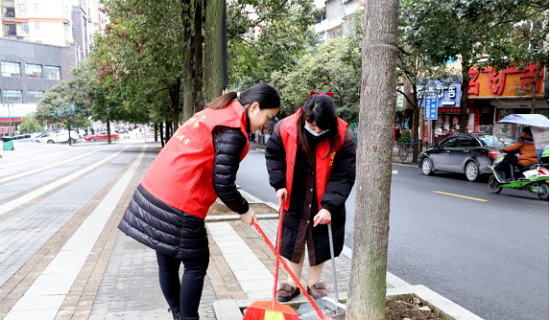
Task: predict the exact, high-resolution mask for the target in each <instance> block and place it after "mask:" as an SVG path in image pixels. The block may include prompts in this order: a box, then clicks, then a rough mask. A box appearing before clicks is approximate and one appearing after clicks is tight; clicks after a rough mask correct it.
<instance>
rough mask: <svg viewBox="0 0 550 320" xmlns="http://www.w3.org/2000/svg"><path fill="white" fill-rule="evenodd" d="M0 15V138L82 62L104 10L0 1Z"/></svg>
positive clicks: (82, 4)
mask: <svg viewBox="0 0 550 320" xmlns="http://www.w3.org/2000/svg"><path fill="white" fill-rule="evenodd" d="M0 13H1V21H2V27H1V31H0V36H1V37H0V68H1V73H0V103H1V104H0V136H1V135H6V134H13V133H15V131H17V126H18V125H19V124H20V121H21V118H22V117H23V116H25V115H27V114H28V113H30V112H33V111H35V110H36V107H37V103H38V101H39V100H40V99H41V98H42V97H43V96H44V93H45V91H47V90H48V89H50V88H51V87H53V86H54V85H55V84H56V83H58V82H59V81H62V80H67V79H70V78H71V75H70V70H71V68H72V67H73V66H75V65H76V64H77V62H78V61H79V60H82V59H87V58H88V56H89V53H90V50H91V47H92V44H93V34H94V33H95V32H102V31H103V30H104V25H105V21H104V19H105V10H104V8H102V6H101V5H100V4H99V0H0ZM8 105H9V108H8Z"/></svg>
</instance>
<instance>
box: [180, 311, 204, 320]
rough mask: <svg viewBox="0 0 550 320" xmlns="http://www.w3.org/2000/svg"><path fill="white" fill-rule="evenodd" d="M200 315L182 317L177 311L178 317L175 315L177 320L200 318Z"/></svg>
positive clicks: (195, 319) (197, 319)
mask: <svg viewBox="0 0 550 320" xmlns="http://www.w3.org/2000/svg"><path fill="white" fill-rule="evenodd" d="M200 318H201V317H200V316H196V317H184V316H182V315H181V314H179V313H178V317H177V320H200Z"/></svg>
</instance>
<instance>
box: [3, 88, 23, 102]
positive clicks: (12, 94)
mask: <svg viewBox="0 0 550 320" xmlns="http://www.w3.org/2000/svg"><path fill="white" fill-rule="evenodd" d="M3 101H4V102H9V103H23V94H22V93H21V90H4V99H3Z"/></svg>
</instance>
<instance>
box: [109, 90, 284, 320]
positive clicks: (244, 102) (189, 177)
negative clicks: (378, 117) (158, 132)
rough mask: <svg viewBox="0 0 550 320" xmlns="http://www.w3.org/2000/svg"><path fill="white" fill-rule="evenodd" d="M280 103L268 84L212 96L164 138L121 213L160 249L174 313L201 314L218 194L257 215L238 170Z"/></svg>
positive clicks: (163, 282)
mask: <svg viewBox="0 0 550 320" xmlns="http://www.w3.org/2000/svg"><path fill="white" fill-rule="evenodd" d="M280 105H281V100H280V97H279V94H278V93H277V91H276V90H275V89H274V88H273V87H271V86H269V85H267V84H260V85H255V86H253V87H251V88H249V89H248V90H246V91H244V92H230V93H227V94H225V95H223V96H221V97H219V98H218V99H216V100H214V101H213V102H211V103H210V104H207V108H205V109H204V110H202V111H200V112H198V113H196V114H195V115H194V116H193V117H192V118H191V119H189V120H188V121H187V122H185V123H184V124H183V125H182V126H181V127H179V128H178V130H177V131H176V132H175V134H174V136H173V137H172V139H170V141H169V142H168V143H167V144H166V145H165V146H164V148H163V149H162V151H161V152H160V153H159V154H158V156H157V157H156V159H155V161H154V162H153V163H152V164H151V166H150V167H149V169H148V171H147V173H146V174H145V176H144V177H143V179H142V180H141V183H140V185H139V186H138V188H137V190H136V192H135V193H134V196H133V197H132V200H131V201H130V204H129V206H128V208H127V209H126V212H125V213H124V217H123V218H122V221H121V222H120V225H119V226H118V227H119V229H120V230H121V231H122V232H124V233H125V234H127V235H128V236H130V237H132V238H134V239H135V240H137V241H139V242H141V243H143V244H145V245H146V246H149V247H151V248H152V249H154V250H156V255H157V262H158V266H159V280H160V287H161V290H162V293H163V294H164V297H165V298H166V301H167V302H168V305H169V306H170V311H171V312H172V314H173V316H174V319H180V320H197V319H199V314H198V310H199V303H200V299H201V294H202V289H203V283H204V276H205V275H206V269H207V268H208V261H209V257H210V253H209V251H208V238H207V234H206V229H205V225H204V218H205V217H206V214H207V212H208V208H210V206H211V205H212V204H213V203H214V201H215V200H216V197H219V198H220V199H221V200H222V201H223V202H224V203H225V204H226V205H227V206H228V207H229V208H230V209H231V210H233V211H235V212H237V213H239V214H240V215H241V219H242V220H243V221H245V222H246V223H248V224H252V221H256V217H255V214H254V211H253V210H252V208H250V207H249V205H248V202H247V201H246V200H245V199H244V198H243V197H242V196H241V194H240V193H239V192H238V191H237V187H236V185H235V178H236V175H237V170H238V168H239V162H240V161H241V160H242V159H243V158H244V157H245V156H246V154H247V153H248V145H249V141H248V132H250V131H256V130H258V129H261V128H262V127H263V126H265V125H267V123H268V122H269V120H271V119H272V118H273V117H275V115H277V113H278V112H279V108H280ZM182 263H183V265H184V269H185V271H184V274H183V278H182V279H181V283H180V279H179V268H180V266H181V264H182Z"/></svg>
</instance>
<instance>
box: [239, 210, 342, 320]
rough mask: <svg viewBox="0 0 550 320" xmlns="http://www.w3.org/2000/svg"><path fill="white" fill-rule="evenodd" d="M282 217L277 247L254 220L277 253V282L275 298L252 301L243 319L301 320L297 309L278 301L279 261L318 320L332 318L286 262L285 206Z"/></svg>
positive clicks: (274, 286)
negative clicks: (283, 253) (283, 245)
mask: <svg viewBox="0 0 550 320" xmlns="http://www.w3.org/2000/svg"><path fill="white" fill-rule="evenodd" d="M280 216H281V219H280V221H279V230H278V239H277V249H275V248H274V247H273V244H272V243H271V241H269V238H268V237H267V236H266V234H265V233H264V231H263V230H262V228H260V226H259V225H258V224H257V223H256V222H253V224H254V227H255V228H256V230H258V232H259V233H260V236H261V237H262V238H263V239H264V241H265V242H266V244H267V245H268V247H269V248H270V249H271V251H272V252H273V254H275V257H276V258H277V260H276V263H275V265H276V267H277V268H276V269H275V284H274V285H273V300H271V301H256V302H254V303H252V304H251V305H250V306H249V307H248V309H247V311H246V314H245V315H244V318H243V320H299V319H300V318H298V314H296V311H295V310H294V309H292V308H291V307H289V306H286V305H284V304H281V303H279V302H277V298H276V295H277V280H278V278H279V263H281V264H282V265H283V267H284V268H285V270H286V271H287V272H288V274H289V275H290V276H291V277H292V280H294V282H296V284H297V285H298V287H299V288H300V291H302V293H303V294H304V296H305V297H306V298H307V300H308V301H309V303H311V305H312V306H313V308H314V309H315V311H316V312H317V314H318V315H319V317H317V319H316V320H332V318H329V317H327V316H326V315H325V314H324V313H323V311H321V309H319V307H318V306H317V304H316V303H315V301H313V298H311V296H310V295H309V294H308V293H307V291H306V290H305V289H304V287H303V286H302V284H301V283H300V280H299V279H298V277H296V275H295V274H294V273H293V272H292V270H290V267H289V266H288V265H287V264H286V262H285V261H284V260H283V258H282V257H281V235H282V231H283V217H284V213H283V208H282V206H281V214H280Z"/></svg>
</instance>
